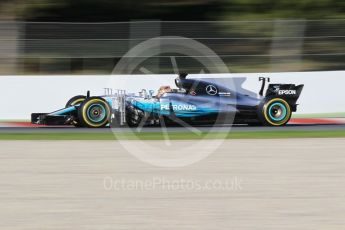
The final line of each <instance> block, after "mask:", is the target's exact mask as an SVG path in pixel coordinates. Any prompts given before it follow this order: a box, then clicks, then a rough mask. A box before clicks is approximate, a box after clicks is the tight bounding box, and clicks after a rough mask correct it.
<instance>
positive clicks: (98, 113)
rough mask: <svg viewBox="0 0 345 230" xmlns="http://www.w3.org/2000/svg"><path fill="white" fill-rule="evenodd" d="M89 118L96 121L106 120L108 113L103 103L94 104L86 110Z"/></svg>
mask: <svg viewBox="0 0 345 230" xmlns="http://www.w3.org/2000/svg"><path fill="white" fill-rule="evenodd" d="M86 115H87V118H88V119H89V120H90V121H92V122H94V123H99V122H102V121H103V120H104V118H105V117H106V115H107V111H106V108H105V107H104V106H103V105H101V104H92V105H90V107H89V108H88V109H87V111H86Z"/></svg>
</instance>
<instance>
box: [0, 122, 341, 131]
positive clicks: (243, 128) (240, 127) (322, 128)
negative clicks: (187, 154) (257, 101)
mask: <svg viewBox="0 0 345 230" xmlns="http://www.w3.org/2000/svg"><path fill="white" fill-rule="evenodd" d="M194 128H195V129H197V130H198V131H202V132H210V131H212V132H231V131H233V132H261V131H263V132H264V131H277V132H280V131H333V130H345V124H332V125H327V124H325V125H287V126H285V127H261V126H246V125H234V126H232V127H231V126H214V127H207V126H205V127H201V126H199V127H194ZM166 130H167V131H168V132H191V129H190V128H186V127H166ZM161 131H162V128H161V127H144V128H142V129H136V128H112V129H110V128H101V129H90V128H75V127H69V126H66V127H44V126H42V127H0V133H111V132H119V133H120V132H144V133H145V132H161Z"/></svg>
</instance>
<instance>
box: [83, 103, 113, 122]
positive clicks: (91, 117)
mask: <svg viewBox="0 0 345 230" xmlns="http://www.w3.org/2000/svg"><path fill="white" fill-rule="evenodd" d="M110 117H111V109H110V106H109V104H108V103H107V102H106V101H105V100H104V99H103V98H101V97H89V98H87V99H86V100H85V101H84V102H83V103H81V105H80V106H79V108H78V119H79V121H80V122H81V124H82V125H83V126H85V127H89V128H102V127H105V126H106V125H107V124H108V123H109V121H110Z"/></svg>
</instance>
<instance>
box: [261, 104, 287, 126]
mask: <svg viewBox="0 0 345 230" xmlns="http://www.w3.org/2000/svg"><path fill="white" fill-rule="evenodd" d="M291 114H292V112H291V107H290V105H289V103H288V102H287V101H285V100H284V99H282V98H267V99H265V100H264V101H263V102H262V103H261V104H260V106H259V110H258V116H259V118H260V120H261V122H262V123H263V124H264V125H268V126H284V125H286V124H287V123H288V122H289V120H290V118H291Z"/></svg>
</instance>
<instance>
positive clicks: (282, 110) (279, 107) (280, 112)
mask: <svg viewBox="0 0 345 230" xmlns="http://www.w3.org/2000/svg"><path fill="white" fill-rule="evenodd" d="M268 115H269V117H270V119H271V120H273V121H282V120H284V119H285V118H286V115H287V109H286V106H285V105H284V104H282V103H280V102H276V103H273V104H272V105H270V107H269V108H268Z"/></svg>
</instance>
